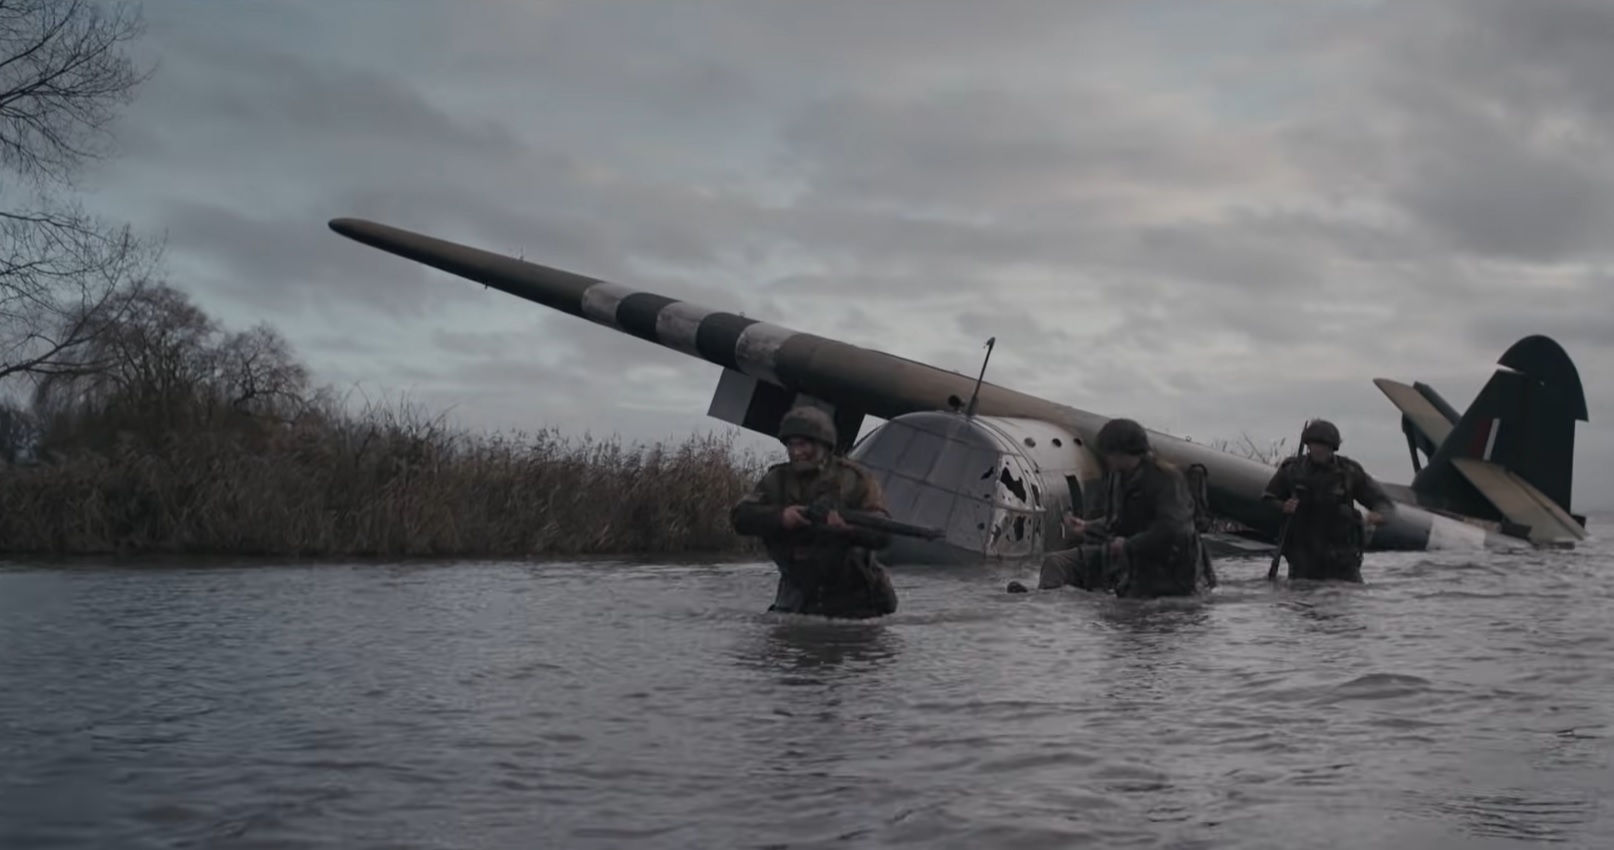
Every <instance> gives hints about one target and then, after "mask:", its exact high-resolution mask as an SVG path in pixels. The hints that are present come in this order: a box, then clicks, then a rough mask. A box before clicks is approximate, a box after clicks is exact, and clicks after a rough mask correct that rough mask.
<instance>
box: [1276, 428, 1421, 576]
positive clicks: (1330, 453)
mask: <svg viewBox="0 0 1614 850" xmlns="http://www.w3.org/2000/svg"><path fill="white" fill-rule="evenodd" d="M1300 440H1301V442H1303V443H1304V444H1305V446H1306V454H1305V456H1303V457H1290V458H1285V459H1284V461H1283V463H1282V464H1281V465H1279V467H1278V471H1277V472H1276V473H1275V474H1273V476H1272V480H1271V481H1270V482H1268V484H1267V487H1266V492H1265V493H1264V494H1263V498H1265V499H1266V500H1267V501H1268V502H1273V503H1276V504H1278V506H1279V507H1280V508H1281V509H1282V510H1283V512H1284V513H1285V514H1289V515H1290V517H1289V522H1291V523H1293V524H1294V527H1293V528H1292V529H1291V530H1290V531H1289V539H1288V542H1287V543H1286V545H1285V546H1284V549H1283V556H1284V558H1286V559H1287V560H1288V561H1289V578H1291V579H1310V580H1313V581H1348V582H1361V581H1362V553H1363V552H1364V550H1365V549H1366V548H1367V535H1366V529H1365V528H1364V527H1363V521H1364V517H1363V516H1362V514H1361V513H1360V512H1358V511H1357V510H1356V505H1355V503H1356V502H1361V503H1362V504H1364V505H1367V506H1368V508H1369V510H1368V513H1367V516H1366V517H1365V521H1366V522H1367V524H1368V525H1378V524H1379V523H1381V522H1383V521H1384V515H1385V514H1388V513H1391V512H1393V511H1394V510H1395V503H1394V502H1391V501H1390V497H1389V496H1388V495H1387V494H1386V493H1385V492H1384V488H1383V487H1381V486H1379V482H1377V481H1375V480H1373V476H1371V475H1369V474H1368V472H1367V470H1366V469H1363V468H1362V465H1361V464H1360V463H1357V462H1356V461H1354V460H1351V459H1350V458H1348V457H1346V456H1344V455H1342V454H1339V444H1340V438H1339V428H1338V427H1337V426H1335V425H1334V423H1332V422H1329V421H1328V420H1326V419H1313V420H1312V421H1310V422H1308V423H1306V428H1305V430H1304V431H1302V432H1301V434H1300Z"/></svg>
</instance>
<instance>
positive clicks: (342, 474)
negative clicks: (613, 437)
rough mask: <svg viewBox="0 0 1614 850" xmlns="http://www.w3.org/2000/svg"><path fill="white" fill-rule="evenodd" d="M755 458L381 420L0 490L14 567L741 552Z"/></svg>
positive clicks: (3, 482) (50, 467)
mask: <svg viewBox="0 0 1614 850" xmlns="http://www.w3.org/2000/svg"><path fill="white" fill-rule="evenodd" d="M764 465H765V460H763V459H761V458H754V457H751V456H748V455H744V454H741V453H739V452H738V451H737V450H736V449H735V447H734V446H732V445H731V444H730V442H729V441H727V440H725V439H722V438H719V437H696V438H691V439H690V440H688V441H686V442H683V443H681V444H676V445H652V446H628V445H623V444H621V443H619V442H615V441H603V442H602V441H587V440H566V439H563V438H562V437H561V436H560V435H558V434H556V433H554V432H542V433H539V434H536V435H525V436H522V435H515V436H512V435H494V436H481V435H473V434H467V433H460V432H455V431H453V430H450V429H448V428H445V427H443V426H442V425H441V424H440V423H434V422H431V421H429V420H424V419H422V418H420V417H411V416H407V415H399V414H397V413H396V412H388V411H380V410H370V411H367V412H365V413H361V414H358V415H353V416H333V417H329V418H327V417H318V418H314V419H311V420H310V421H306V422H303V423H301V424H299V425H294V426H291V427H287V428H285V429H283V430H281V431H279V432H278V433H273V434H270V435H268V436H266V437H265V436H262V435H259V436H258V438H256V439H254V438H251V437H248V436H246V435H243V434H240V433H232V432H230V431H213V432H198V431H190V432H175V433H171V434H168V435H165V436H162V437H159V438H158V439H155V440H148V439H139V438H136V437H133V436H126V437H125V438H124V439H123V440H121V441H119V443H118V444H117V445H115V446H113V447H111V450H109V451H98V450H80V451H75V452H72V453H70V454H65V455H63V456H61V457H60V458H58V459H56V460H54V461H53V462H49V463H44V464H40V465H37V466H27V467H13V468H12V469H11V470H10V471H9V472H8V474H6V475H5V476H4V477H3V478H0V548H3V549H4V550H6V551H8V552H12V553H22V552H28V553H54V554H103V553H117V554H137V553H138V554H157V553H174V554H232V555H278V556H309V557H366V556H387V557H411V556H483V557H520V556H528V555H538V554H542V555H580V554H613V553H646V554H676V553H736V554H738V553H744V552H750V551H753V548H752V547H753V546H754V543H753V542H752V541H747V540H745V539H743V538H739V537H737V536H736V535H735V534H734V533H733V532H732V531H731V530H730V529H729V526H728V513H729V508H730V507H731V506H732V505H733V504H734V502H735V501H736V500H738V499H739V498H740V497H741V496H743V495H744V494H745V493H746V492H747V491H748V490H749V489H750V488H751V486H752V485H753V483H754V482H755V480H756V476H757V475H758V474H760V470H761V469H762V468H763V466H764Z"/></svg>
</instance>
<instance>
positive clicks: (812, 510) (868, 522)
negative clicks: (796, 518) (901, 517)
mask: <svg viewBox="0 0 1614 850" xmlns="http://www.w3.org/2000/svg"><path fill="white" fill-rule="evenodd" d="M836 510H837V511H838V512H839V513H840V515H841V519H842V520H844V521H845V522H846V524H847V525H851V526H856V527H858V528H867V529H869V530H870V531H883V532H885V533H886V534H895V535H898V536H901V537H918V538H921V539H924V540H939V539H941V538H943V537H946V536H947V532H946V531H944V530H942V529H940V528H930V527H927V526H923V525H911V524H909V523H906V522H899V521H897V520H894V519H892V518H890V517H888V516H885V515H883V514H877V513H870V512H868V511H847V510H839V509H836ZM829 512H830V509H829V508H825V507H822V506H818V505H813V506H809V507H804V508H802V511H801V515H802V516H803V517H805V518H806V519H807V521H808V522H811V523H812V524H813V525H816V526H820V527H822V526H824V525H825V524H826V522H827V521H828V519H829Z"/></svg>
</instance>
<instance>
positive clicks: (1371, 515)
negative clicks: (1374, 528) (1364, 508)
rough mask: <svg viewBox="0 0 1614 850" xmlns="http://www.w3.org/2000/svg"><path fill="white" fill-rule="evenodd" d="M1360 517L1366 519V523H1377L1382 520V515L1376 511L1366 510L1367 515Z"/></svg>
mask: <svg viewBox="0 0 1614 850" xmlns="http://www.w3.org/2000/svg"><path fill="white" fill-rule="evenodd" d="M1362 519H1364V520H1366V521H1367V524H1368V525H1378V524H1379V523H1381V522H1384V515H1383V514H1381V513H1379V512H1378V511H1368V512H1367V516H1364V517H1362Z"/></svg>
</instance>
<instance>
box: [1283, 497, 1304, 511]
mask: <svg viewBox="0 0 1614 850" xmlns="http://www.w3.org/2000/svg"><path fill="white" fill-rule="evenodd" d="M1298 507H1300V500H1299V499H1297V498H1295V497H1294V496H1290V497H1289V501H1287V502H1284V503H1283V512H1284V513H1286V514H1292V513H1294V512H1295V508H1298Z"/></svg>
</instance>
